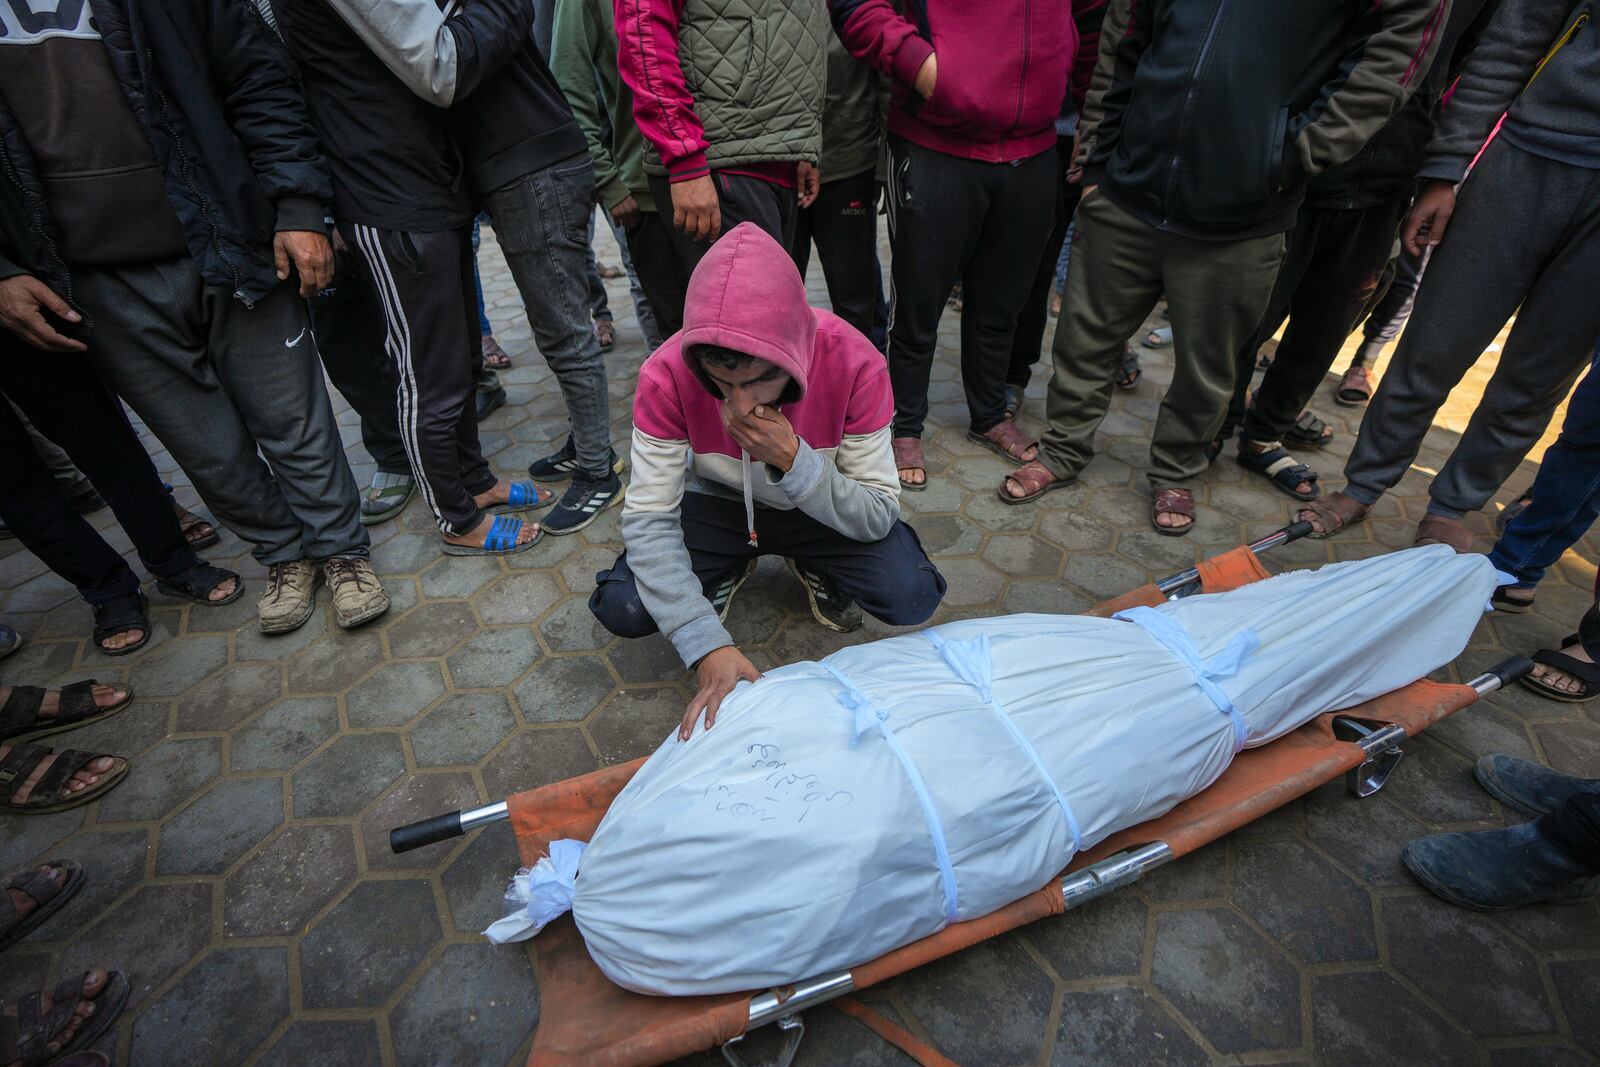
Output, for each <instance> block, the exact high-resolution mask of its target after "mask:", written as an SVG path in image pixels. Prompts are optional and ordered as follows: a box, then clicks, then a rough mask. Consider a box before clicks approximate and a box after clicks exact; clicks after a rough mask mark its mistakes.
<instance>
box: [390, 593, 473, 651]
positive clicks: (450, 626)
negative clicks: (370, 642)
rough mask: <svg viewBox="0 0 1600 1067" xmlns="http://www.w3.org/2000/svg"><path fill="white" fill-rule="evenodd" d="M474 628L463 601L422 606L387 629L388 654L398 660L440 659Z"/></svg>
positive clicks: (471, 617)
mask: <svg viewBox="0 0 1600 1067" xmlns="http://www.w3.org/2000/svg"><path fill="white" fill-rule="evenodd" d="M477 628H478V620H477V619H476V618H474V617H473V615H472V608H471V607H469V606H468V605H467V602H466V601H464V600H445V601H439V602H436V603H432V604H424V605H422V606H421V607H420V608H417V609H416V610H415V611H413V612H412V613H411V614H409V615H407V616H406V617H405V618H403V619H401V620H400V621H399V622H397V623H395V624H394V625H393V626H391V627H389V651H390V652H391V653H393V654H394V655H395V656H397V657H400V658H402V659H411V658H415V657H420V656H442V655H444V654H446V653H447V652H449V651H450V650H451V649H452V648H454V647H455V646H456V645H459V644H460V643H461V642H462V641H464V640H466V639H467V638H468V637H469V636H471V635H472V634H473V632H474V631H476V630H477Z"/></svg>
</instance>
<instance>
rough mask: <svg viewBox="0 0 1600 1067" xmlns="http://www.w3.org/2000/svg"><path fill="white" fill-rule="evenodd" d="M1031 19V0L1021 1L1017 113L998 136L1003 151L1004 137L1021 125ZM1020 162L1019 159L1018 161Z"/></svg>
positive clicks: (1026, 90) (1025, 92)
mask: <svg viewBox="0 0 1600 1067" xmlns="http://www.w3.org/2000/svg"><path fill="white" fill-rule="evenodd" d="M1032 21H1033V0H1023V2H1022V80H1021V82H1020V83H1019V84H1018V85H1017V113H1016V115H1014V116H1013V117H1012V119H1011V128H1010V129H1008V130H1006V132H1005V134H1004V135H1003V136H1002V137H1001V138H1000V149H1001V152H1002V153H1003V152H1004V151H1005V147H1006V139H1007V138H1009V137H1010V136H1011V135H1012V134H1014V133H1016V132H1017V127H1018V126H1020V125H1022V101H1023V98H1024V97H1025V96H1026V95H1027V92H1028V60H1029V53H1030V51H1031V46H1032V44H1033V41H1032V40H1031V38H1030V35H1029V32H1028V31H1029V28H1030V27H1029V23H1031V22H1032ZM1018 162H1020V160H1019V161H1018Z"/></svg>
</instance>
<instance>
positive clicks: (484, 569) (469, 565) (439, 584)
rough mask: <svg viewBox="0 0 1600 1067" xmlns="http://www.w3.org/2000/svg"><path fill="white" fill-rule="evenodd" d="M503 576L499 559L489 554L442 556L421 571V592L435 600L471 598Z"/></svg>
mask: <svg viewBox="0 0 1600 1067" xmlns="http://www.w3.org/2000/svg"><path fill="white" fill-rule="evenodd" d="M498 577H500V561H499V560H498V559H494V558H491V557H487V556H441V557H440V558H439V562H437V563H435V564H433V566H431V567H429V568H428V569H427V570H425V571H423V572H422V578H421V581H422V592H423V595H425V596H427V597H428V598H429V599H432V600H442V599H446V598H450V597H469V596H471V595H472V594H474V593H476V592H477V591H478V590H480V589H482V588H483V587H484V586H486V585H488V584H489V583H490V582H492V581H494V580H495V579H496V578H498Z"/></svg>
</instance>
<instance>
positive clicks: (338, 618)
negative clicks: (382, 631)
mask: <svg viewBox="0 0 1600 1067" xmlns="http://www.w3.org/2000/svg"><path fill="white" fill-rule="evenodd" d="M322 576H323V577H324V578H326V579H327V580H328V588H329V589H331V590H333V617H334V621H335V622H337V623H338V624H339V629H341V630H353V629H355V628H356V627H357V626H361V625H363V624H365V623H369V622H371V621H372V620H373V619H376V618H377V617H378V616H379V615H382V614H383V613H384V612H386V611H388V610H389V594H388V592H387V591H386V590H385V589H384V588H383V583H382V582H380V581H378V576H377V575H376V574H374V573H373V572H372V564H371V563H369V562H368V561H367V560H365V559H363V558H362V557H360V556H334V557H333V558H332V559H330V560H327V561H326V562H324V563H323V564H322Z"/></svg>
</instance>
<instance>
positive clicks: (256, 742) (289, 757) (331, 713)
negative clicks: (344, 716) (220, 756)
mask: <svg viewBox="0 0 1600 1067" xmlns="http://www.w3.org/2000/svg"><path fill="white" fill-rule="evenodd" d="M338 732H339V705H338V702H337V701H335V700H334V699H333V697H295V698H293V699H290V700H284V701H280V702H279V703H277V704H274V705H273V706H272V707H270V708H268V709H267V710H266V711H264V712H262V713H261V716H260V717H259V718H257V719H256V720H255V721H254V722H252V723H251V724H250V725H248V726H246V727H245V728H244V729H242V730H239V731H237V732H236V733H235V734H234V735H233V749H232V752H231V754H230V755H229V759H228V765H229V766H230V767H231V768H232V769H233V770H236V771H282V770H288V769H289V768H290V767H293V766H294V765H295V764H297V763H299V762H300V761H301V760H303V759H305V758H306V757H307V756H309V755H311V753H312V752H314V751H316V749H317V748H318V747H320V746H321V745H322V744H323V742H325V741H327V740H328V738H330V737H332V736H333V735H334V734H336V733H338Z"/></svg>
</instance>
